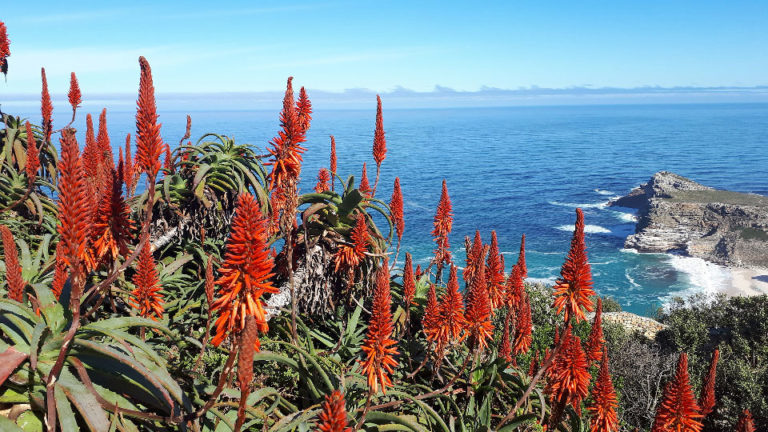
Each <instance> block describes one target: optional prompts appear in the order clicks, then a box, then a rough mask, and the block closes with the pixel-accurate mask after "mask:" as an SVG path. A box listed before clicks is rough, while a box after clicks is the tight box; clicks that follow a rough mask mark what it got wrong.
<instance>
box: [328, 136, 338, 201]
mask: <svg viewBox="0 0 768 432" xmlns="http://www.w3.org/2000/svg"><path fill="white" fill-rule="evenodd" d="M336 164H337V161H336V138H334V137H333V135H331V160H330V165H329V167H330V169H331V190H333V186H334V183H336Z"/></svg>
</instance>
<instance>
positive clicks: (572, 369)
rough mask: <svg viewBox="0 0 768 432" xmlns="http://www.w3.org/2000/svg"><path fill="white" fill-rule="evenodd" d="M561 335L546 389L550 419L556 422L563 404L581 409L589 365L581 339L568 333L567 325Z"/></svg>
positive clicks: (586, 385) (577, 409)
mask: <svg viewBox="0 0 768 432" xmlns="http://www.w3.org/2000/svg"><path fill="white" fill-rule="evenodd" d="M560 337H561V338H565V340H563V341H562V342H561V343H562V344H563V346H562V348H561V349H560V352H559V353H558V354H557V357H556V358H555V360H554V362H553V363H552V366H551V367H550V369H549V370H548V371H547V373H548V380H547V387H546V390H547V393H549V395H550V399H551V401H552V404H553V411H554V412H555V414H553V417H554V418H553V420H552V422H551V424H557V423H558V422H559V417H560V415H561V414H562V412H563V409H565V406H566V405H571V406H572V407H573V408H574V409H575V410H576V412H577V413H580V410H581V408H580V407H581V401H582V400H584V398H586V397H587V392H588V387H589V380H590V375H589V365H588V364H587V355H586V354H585V353H584V350H583V349H581V339H579V337H578V336H574V335H573V334H572V333H571V327H570V326H568V327H567V328H566V329H565V331H564V332H563V334H562V335H560Z"/></svg>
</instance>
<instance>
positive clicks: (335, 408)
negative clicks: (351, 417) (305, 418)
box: [317, 390, 352, 432]
mask: <svg viewBox="0 0 768 432" xmlns="http://www.w3.org/2000/svg"><path fill="white" fill-rule="evenodd" d="M317 419H318V420H319V422H318V423H317V429H318V430H319V431H320V432H352V428H349V427H347V424H348V423H347V410H346V408H345V407H344V395H343V394H341V392H340V391H338V390H334V391H333V393H331V395H330V396H326V397H325V402H323V410H322V411H321V412H320V414H319V415H318V416H317Z"/></svg>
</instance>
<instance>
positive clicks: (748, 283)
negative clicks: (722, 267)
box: [721, 267, 768, 297]
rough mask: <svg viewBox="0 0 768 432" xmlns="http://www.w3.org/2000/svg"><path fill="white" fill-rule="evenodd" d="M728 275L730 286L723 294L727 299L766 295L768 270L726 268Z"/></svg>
mask: <svg viewBox="0 0 768 432" xmlns="http://www.w3.org/2000/svg"><path fill="white" fill-rule="evenodd" d="M726 269H728V272H729V273H730V284H729V286H727V287H725V289H723V290H722V291H721V292H723V293H724V294H725V295H727V296H728V297H739V296H744V297H748V296H756V295H764V294H768V269H764V268H756V267H754V268H743V267H726Z"/></svg>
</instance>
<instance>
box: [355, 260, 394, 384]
mask: <svg viewBox="0 0 768 432" xmlns="http://www.w3.org/2000/svg"><path fill="white" fill-rule="evenodd" d="M391 307H392V297H391V295H390V291H389V265H388V263H387V260H384V262H383V263H382V265H381V267H380V268H379V270H378V272H377V274H376V289H375V291H374V294H373V310H372V311H371V320H370V322H369V323H368V334H367V336H366V338H365V341H364V342H363V346H362V348H361V349H362V350H363V353H364V355H365V359H364V360H362V361H361V362H360V363H361V368H362V371H363V372H364V373H365V374H366V375H368V387H370V391H371V392H372V393H377V392H378V391H379V386H381V391H382V392H383V393H386V392H387V387H391V386H392V381H391V380H390V378H389V375H390V374H392V373H393V372H394V369H393V368H394V366H397V361H396V360H395V358H394V356H395V355H397V348H396V347H395V345H397V342H395V341H394V340H393V339H392V330H393V325H392V311H391Z"/></svg>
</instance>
